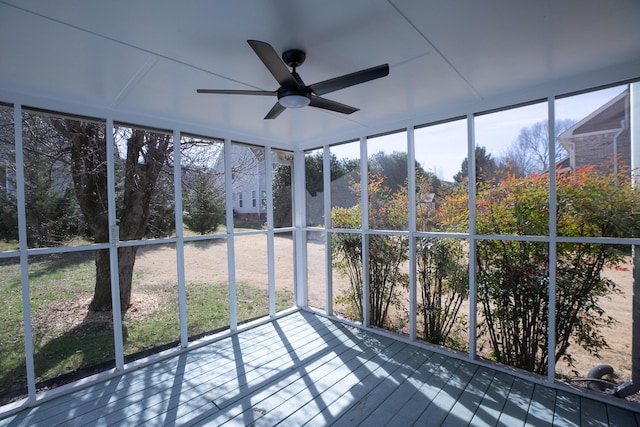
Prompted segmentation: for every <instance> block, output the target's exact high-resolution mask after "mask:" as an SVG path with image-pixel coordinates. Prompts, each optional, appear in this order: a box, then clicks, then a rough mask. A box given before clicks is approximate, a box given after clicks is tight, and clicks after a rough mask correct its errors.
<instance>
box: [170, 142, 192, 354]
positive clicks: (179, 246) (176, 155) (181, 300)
mask: <svg viewBox="0 0 640 427" xmlns="http://www.w3.org/2000/svg"><path fill="white" fill-rule="evenodd" d="M180 142H181V140H180V131H178V130H174V131H173V194H174V199H175V206H176V208H175V223H176V240H177V242H176V261H177V264H178V265H177V269H178V270H177V278H178V316H179V319H180V346H181V347H182V348H186V347H187V346H188V345H189V331H188V325H187V285H186V280H185V273H184V227H183V224H182V211H183V206H182V152H181V151H180V147H181V143H180Z"/></svg>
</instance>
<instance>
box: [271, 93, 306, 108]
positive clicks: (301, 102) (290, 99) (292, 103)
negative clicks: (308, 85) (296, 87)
mask: <svg viewBox="0 0 640 427" xmlns="http://www.w3.org/2000/svg"><path fill="white" fill-rule="evenodd" d="M278 102H279V103H280V105H282V106H283V107H286V108H302V107H306V106H307V105H309V104H310V103H311V98H310V97H309V96H305V95H285V96H282V97H280V98H279V99H278Z"/></svg>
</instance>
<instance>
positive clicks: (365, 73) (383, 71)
mask: <svg viewBox="0 0 640 427" xmlns="http://www.w3.org/2000/svg"><path fill="white" fill-rule="evenodd" d="M387 75H389V64H384V65H378V66H377V67H371V68H367V69H366V70H360V71H356V72H355V73H351V74H345V75H344V76H340V77H335V78H333V79H329V80H325V81H323V82H319V83H315V84H312V85H311V86H309V87H310V88H311V90H312V91H313V93H315V94H316V95H324V94H327V93H329V92H333V91H336V90H340V89H344V88H346V87H349V86H354V85H357V84H360V83H364V82H368V81H369V80H374V79H379V78H380V77H385V76H387Z"/></svg>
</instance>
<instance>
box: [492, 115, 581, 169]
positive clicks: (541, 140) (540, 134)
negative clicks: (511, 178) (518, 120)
mask: <svg viewBox="0 0 640 427" xmlns="http://www.w3.org/2000/svg"><path fill="white" fill-rule="evenodd" d="M574 123H575V121H574V120H570V119H565V120H557V121H556V122H555V129H554V133H555V140H556V142H555V162H556V163H557V162H558V161H560V160H562V159H563V158H564V157H566V156H567V152H566V151H565V149H564V148H563V147H562V145H560V143H558V136H559V135H560V134H561V133H562V132H564V131H565V130H567V129H568V128H569V127H571V126H572V125H573V124H574ZM501 164H502V165H503V167H505V166H506V167H508V168H509V169H510V171H511V172H512V173H513V174H514V175H516V176H518V177H522V176H527V175H530V174H531V173H534V172H544V171H546V170H548V169H549V122H548V121H547V120H545V121H541V122H536V123H534V124H533V125H531V126H530V127H525V128H522V129H521V130H520V134H519V135H518V139H516V140H515V141H514V142H513V143H512V144H511V146H509V148H507V150H506V152H505V153H504V155H503V158H502V159H501Z"/></svg>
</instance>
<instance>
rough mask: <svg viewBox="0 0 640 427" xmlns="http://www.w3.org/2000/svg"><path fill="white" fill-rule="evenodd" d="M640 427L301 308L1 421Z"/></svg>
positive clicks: (636, 419) (608, 410) (630, 418)
mask: <svg viewBox="0 0 640 427" xmlns="http://www.w3.org/2000/svg"><path fill="white" fill-rule="evenodd" d="M279 423H281V424H282V425H296V426H297V425H335V426H355V425H362V426H383V425H390V426H396V425H397V426H408V425H451V426H456V425H473V426H493V425H505V426H516V425H534V426H547V425H548V426H551V425H553V426H625V427H626V426H636V427H638V426H640V415H639V413H638V412H637V411H636V412H634V411H630V410H628V409H623V408H620V407H617V406H613V405H610V404H605V403H602V402H598V401H595V400H593V399H589V398H588V397H585V396H578V395H576V394H573V393H571V392H569V391H564V390H556V389H554V388H550V387H546V386H544V385H539V384H537V385H536V384H534V383H533V382H531V381H527V380H525V379H522V378H516V377H514V376H513V375H510V374H507V373H505V372H500V371H496V370H494V369H490V368H487V367H483V366H479V365H477V364H474V363H472V362H471V361H468V360H464V359H460V358H457V357H454V356H453V355H445V354H441V353H436V352H433V351H431V350H428V349H425V348H422V347H419V346H415V345H412V344H409V343H407V342H405V341H401V340H396V339H393V338H391V337H389V336H384V335H378V334H375V333H372V332H367V331H363V330H362V329H359V328H356V327H353V326H349V325H345V324H343V323H341V322H339V321H336V320H332V319H329V318H326V317H323V316H319V315H316V314H313V313H309V312H305V311H299V312H294V313H292V314H290V315H287V316H285V317H282V318H280V319H276V320H274V321H271V322H267V323H265V324H262V325H259V326H256V327H254V328H251V329H248V330H245V331H242V332H240V333H238V334H235V335H231V336H227V337H224V338H221V339H219V340H218V341H216V342H212V343H209V344H206V345H204V346H201V347H198V348H195V349H192V350H190V351H186V352H181V353H179V354H176V355H173V356H170V357H168V358H165V359H163V360H158V361H156V362H152V361H149V362H148V363H147V364H146V365H142V366H141V367H140V368H138V369H136V370H132V371H129V372H126V373H124V374H123V375H120V376H116V377H112V378H109V379H107V380H105V381H102V382H99V383H95V384H92V385H90V386H87V387H85V388H82V389H78V390H76V391H74V392H72V393H69V394H66V395H62V396H59V397H57V398H55V399H52V400H49V401H46V402H43V403H40V404H39V405H37V406H35V407H33V408H28V409H24V410H22V411H21V412H18V413H17V414H13V415H11V416H7V417H5V418H3V419H0V426H12V427H15V426H47V427H49V426H54V425H91V426H92V427H93V426H103V425H144V426H164V425H215V426H218V425H229V426H236V425H255V426H272V425H277V424H279Z"/></svg>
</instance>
